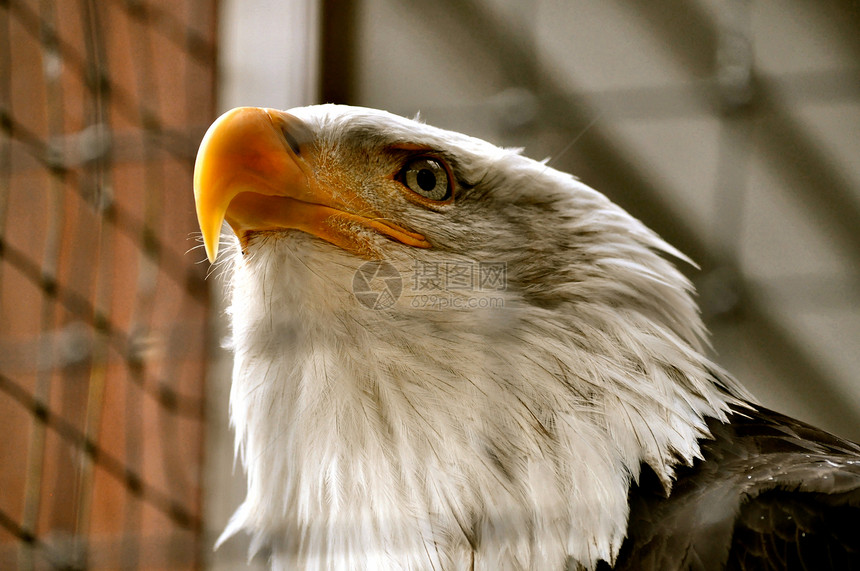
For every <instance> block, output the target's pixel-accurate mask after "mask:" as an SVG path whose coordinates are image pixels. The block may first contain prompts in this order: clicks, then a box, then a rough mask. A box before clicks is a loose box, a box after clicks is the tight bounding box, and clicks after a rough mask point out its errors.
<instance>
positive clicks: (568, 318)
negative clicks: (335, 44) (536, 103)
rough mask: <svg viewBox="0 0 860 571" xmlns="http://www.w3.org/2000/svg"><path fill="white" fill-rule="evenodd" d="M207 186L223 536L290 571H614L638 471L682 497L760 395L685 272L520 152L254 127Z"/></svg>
mask: <svg viewBox="0 0 860 571" xmlns="http://www.w3.org/2000/svg"><path fill="white" fill-rule="evenodd" d="M194 183H195V197H196V201H197V213H198V218H199V222H200V227H201V230H202V233H203V240H204V244H205V247H206V252H207V254H208V256H209V259H210V260H211V261H214V260H215V259H216V256H218V253H219V249H223V250H225V251H224V252H222V254H221V258H222V259H224V262H223V263H224V264H225V267H226V268H227V272H226V273H227V275H229V276H230V277H229V280H228V282H229V286H228V289H229V297H230V307H229V310H228V312H229V315H230V318H231V321H232V342H231V347H232V349H233V351H234V354H235V361H234V375H233V385H232V389H231V396H230V399H231V421H232V424H233V426H234V427H235V429H236V444H237V452H238V454H239V455H240V457H241V459H242V461H243V463H244V466H245V468H246V471H247V474H248V495H247V499H246V501H245V503H244V504H243V506H242V507H241V508H240V509H239V511H238V512H237V514H236V516H234V520H233V522H232V523H231V526H230V527H229V528H228V531H227V532H226V533H227V534H229V533H232V532H234V531H235V530H237V529H240V528H244V529H246V530H248V531H250V532H251V533H252V534H253V535H254V536H255V537H256V538H257V540H258V541H260V542H266V543H268V544H270V545H271V547H272V552H273V558H274V561H275V562H276V564H277V565H283V566H286V567H287V568H293V567H289V566H290V565H293V566H294V567H296V568H305V566H307V568H314V569H316V568H320V569H352V568H367V569H377V568H380V569H382V568H392V569H424V568H427V569H430V568H434V569H526V568H528V569H532V568H533V569H556V568H557V569H561V568H562V566H563V565H565V562H566V561H574V562H576V563H578V564H579V565H581V566H584V567H586V568H590V567H593V566H594V565H596V563H597V562H598V561H599V560H601V559H603V560H606V561H612V560H613V558H614V557H615V555H616V553H617V551H618V548H619V545H620V543H621V541H622V540H623V538H624V531H625V526H626V522H627V516H628V507H627V490H628V488H629V486H630V484H631V482H632V481H634V480H636V479H637V477H638V474H639V470H640V465H642V464H646V465H650V466H651V468H653V470H654V472H655V473H656V474H657V475H658V476H659V477H660V478H661V479H662V480H663V482H664V484H665V485H666V486H667V488H668V487H669V486H670V485H671V478H672V474H673V467H675V466H677V465H678V464H679V463H690V462H692V460H693V459H694V458H695V457H697V455H698V454H699V448H698V444H697V439H698V438H700V437H702V436H706V435H707V427H706V425H705V421H704V419H705V417H716V418H724V417H725V413H726V411H727V410H728V407H729V405H731V404H736V403H738V402H739V400H740V397H742V396H743V393H742V391H741V389H740V388H738V387H737V385H736V384H735V383H734V382H733V381H732V380H731V379H730V378H729V377H727V376H726V375H725V374H724V373H722V372H721V371H720V370H719V369H718V368H717V367H715V366H714V365H713V364H712V363H710V362H709V361H708V359H707V358H705V357H704V356H703V355H702V336H703V327H702V323H701V320H700V318H699V316H698V312H697V308H696V306H695V303H694V302H693V300H692V298H691V286H690V284H689V282H688V281H687V280H686V279H685V278H684V277H683V275H682V274H681V273H680V272H679V271H678V270H677V269H676V268H675V267H674V266H673V265H672V264H671V263H670V262H669V261H667V259H666V257H665V256H666V255H669V256H673V257H675V258H680V259H682V260H684V259H685V258H684V257H683V255H682V254H680V253H679V252H678V251H677V250H675V249H674V248H672V247H670V246H669V245H668V244H666V243H665V242H663V241H662V240H661V239H660V238H659V237H658V236H656V235H655V234H654V233H653V232H651V231H650V230H648V229H647V228H646V227H645V226H644V225H642V224H641V223H640V222H638V221H637V220H635V219H634V218H632V217H631V216H630V215H629V214H627V213H626V212H625V211H623V210H622V209H621V208H619V207H618V206H616V205H615V204H613V203H612V202H610V201H609V200H608V199H607V198H606V197H605V196H603V195H602V194H600V193H598V192H596V191H595V190H592V189H591V188H589V187H588V186H586V185H585V184H583V183H581V182H579V181H577V180H576V179H575V178H573V177H572V176H570V175H568V174H564V173H562V172H559V171H556V170H554V169H553V168H551V167H550V166H548V165H547V164H546V163H545V162H537V161H534V160H531V159H529V158H526V157H524V156H522V155H521V154H520V153H519V151H517V150H511V149H503V148H499V147H496V146H494V145H492V144H490V143H488V142H485V141H482V140H479V139H475V138H472V137H468V136H465V135H462V134H459V133H456V132H451V131H446V130H442V129H438V128H434V127H431V126H429V125H426V124H424V123H422V122H420V121H418V120H410V119H405V118H402V117H398V116H395V115H392V114H389V113H386V112H382V111H377V110H372V109H363V108H355V107H347V106H337V105H322V106H312V107H304V108H299V109H293V110H290V111H289V112H282V111H276V110H272V109H257V108H239V109H234V110H232V111H229V112H227V113H226V114H224V115H223V116H222V117H220V118H219V119H218V120H217V121H216V122H215V123H214V124H213V125H212V127H211V128H210V129H209V131H208V132H207V134H206V136H205V138H204V140H203V143H202V144H201V147H200V152H199V154H198V157H197V165H196V168H195V175H194ZM224 220H226V221H227V223H228V224H229V225H230V227H231V228H232V230H233V232H234V234H235V238H233V237H231V238H230V239H229V240H228V241H227V242H226V244H219V240H220V238H219V232H220V228H221V225H222V222H223V221H224ZM222 246H223V248H222ZM219 263H220V260H219Z"/></svg>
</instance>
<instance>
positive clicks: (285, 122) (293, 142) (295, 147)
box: [266, 109, 313, 156]
mask: <svg viewBox="0 0 860 571" xmlns="http://www.w3.org/2000/svg"><path fill="white" fill-rule="evenodd" d="M266 113H267V114H268V115H269V118H270V119H271V120H272V123H273V124H274V125H275V126H276V127H277V128H278V130H279V131H280V132H281V135H282V136H283V137H284V141H285V142H286V143H287V146H288V147H289V148H290V150H291V151H292V152H293V154H294V155H296V156H301V152H302V145H305V144H307V143H309V142H311V141H312V140H313V133H312V132H311V130H310V129H309V128H308V126H307V125H305V123H304V122H303V121H302V120H301V119H299V118H298V117H296V116H294V115H290V114H289V113H285V112H284V111H279V110H277V109H266Z"/></svg>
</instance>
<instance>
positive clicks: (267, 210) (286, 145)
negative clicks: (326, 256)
mask: <svg viewBox="0 0 860 571" xmlns="http://www.w3.org/2000/svg"><path fill="white" fill-rule="evenodd" d="M312 142H313V134H312V133H311V131H310V130H309V129H308V127H307V126H306V125H305V124H304V123H303V122H302V121H301V120H299V119H298V118H296V117H294V116H293V115H290V114H289V113H285V112H283V111H277V110H274V109H260V108H256V107H239V108H236V109H233V110H231V111H228V112H226V113H224V114H223V115H222V116H221V117H219V118H218V119H217V120H216V121H215V122H214V123H213V124H212V126H211V127H209V130H208V131H207V132H206V135H205V136H204V137H203V141H202V142H201V143H200V149H199V151H198V152H197V162H196V163H195V165H194V199H195V202H196V205H197V220H198V222H199V224H200V230H201V232H202V233H203V244H204V246H205V248H206V255H207V256H208V258H209V261H210V262H213V263H214V261H215V258H216V256H217V255H218V245H219V242H218V237H219V234H220V231H221V223H222V222H223V221H224V220H225V219H226V220H227V222H228V223H229V224H230V226H231V228H232V229H233V231H234V232H235V233H236V235H237V236H238V237H239V239H240V241H244V240H245V239H246V237H247V236H248V235H249V233H251V232H255V231H266V230H283V229H296V230H301V231H304V232H307V233H309V234H313V235H315V236H318V237H319V238H322V239H323V240H326V241H328V242H330V243H332V244H335V245H337V246H340V247H342V248H344V249H346V250H349V251H352V252H354V253H358V254H361V253H363V252H364V251H366V239H364V238H362V237H360V236H358V235H357V234H356V232H355V230H354V229H355V228H356V225H358V226H361V227H364V228H369V229H372V230H374V231H376V232H377V233H380V234H383V235H385V236H387V237H389V238H391V239H393V240H396V241H398V242H401V243H403V244H406V245H409V246H415V247H419V248H429V247H430V244H429V243H428V242H427V241H426V240H425V238H424V236H422V235H420V234H417V233H415V232H412V231H409V230H406V229H405V228H402V227H400V226H398V225H396V224H394V223H391V222H388V221H383V220H382V219H381V217H376V216H374V217H370V218H368V217H366V215H367V213H369V212H373V210H372V209H371V208H370V207H369V205H368V204H366V202H365V201H363V200H362V199H361V198H360V197H358V196H356V195H355V193H354V192H351V191H350V190H349V189H343V188H339V189H333V188H330V187H328V186H326V185H324V184H319V183H317V181H316V180H315V178H314V176H313V172H312V169H311V168H310V166H309V165H308V163H307V162H306V160H305V159H304V157H303V155H304V153H305V151H306V149H307V145H308V144H310V143H312ZM337 197H340V198H337ZM347 200H348V204H347V203H346V201H347ZM356 211H359V212H362V213H363V214H364V215H361V216H360V215H358V214H355V212H356Z"/></svg>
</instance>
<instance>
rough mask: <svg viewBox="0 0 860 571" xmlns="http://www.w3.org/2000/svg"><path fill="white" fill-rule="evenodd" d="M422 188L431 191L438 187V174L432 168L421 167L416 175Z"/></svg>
mask: <svg viewBox="0 0 860 571" xmlns="http://www.w3.org/2000/svg"><path fill="white" fill-rule="evenodd" d="M415 180H416V181H417V182H418V186H420V187H421V190H426V191H431V190H433V189H434V188H436V175H435V174H433V171H431V170H430V169H421V170H420V171H418V175H417V176H416V177H415Z"/></svg>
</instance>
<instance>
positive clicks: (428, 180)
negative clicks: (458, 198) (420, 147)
mask: <svg viewBox="0 0 860 571" xmlns="http://www.w3.org/2000/svg"><path fill="white" fill-rule="evenodd" d="M398 178H399V180H400V182H401V183H402V184H403V185H404V186H406V187H407V188H408V189H409V190H411V191H412V192H414V193H416V194H418V195H419V196H423V197H424V198H428V199H430V200H437V201H443V200H447V199H449V198H451V178H450V176H449V175H448V169H446V168H445V165H443V164H442V162H441V161H439V160H437V159H434V158H430V157H420V158H417V159H412V160H410V161H409V162H408V163H406V166H404V167H403V170H401V171H400V176H399V177H398Z"/></svg>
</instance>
